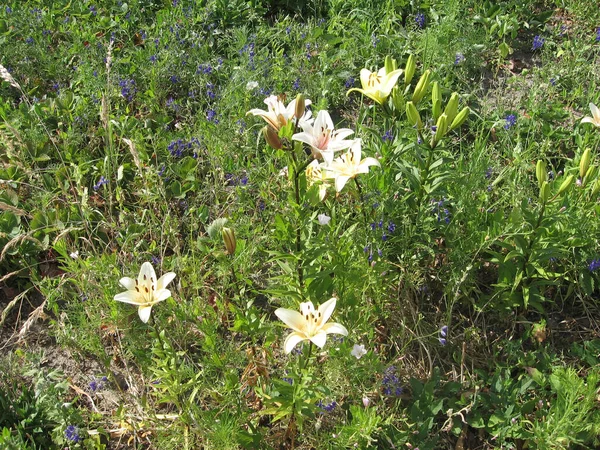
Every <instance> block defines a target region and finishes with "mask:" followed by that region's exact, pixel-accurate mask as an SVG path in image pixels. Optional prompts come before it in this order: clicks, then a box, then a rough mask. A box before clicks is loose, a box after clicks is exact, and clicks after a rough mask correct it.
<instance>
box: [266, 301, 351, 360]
mask: <svg viewBox="0 0 600 450" xmlns="http://www.w3.org/2000/svg"><path fill="white" fill-rule="evenodd" d="M335 302H336V299H335V297H334V298H331V299H329V300H327V301H326V302H325V303H323V304H321V305H319V307H318V308H317V309H316V310H315V307H314V306H313V304H312V302H306V303H300V312H298V311H294V310H293V309H286V308H278V309H277V310H275V315H276V316H277V317H279V319H280V320H281V321H282V322H283V323H285V324H286V325H287V326H288V327H290V328H291V329H292V330H294V331H293V333H291V334H289V335H288V337H286V338H285V342H284V344H283V349H284V351H285V353H290V352H291V351H292V349H293V348H294V347H295V346H296V345H297V344H298V343H300V342H302V341H311V342H312V343H313V344H315V345H316V346H317V347H319V348H323V346H324V345H325V341H326V340H327V335H328V334H332V333H334V334H342V335H344V336H348V330H347V329H346V327H344V326H343V325H340V324H339V323H326V322H327V321H328V320H329V318H330V317H331V314H333V310H334V309H335Z"/></svg>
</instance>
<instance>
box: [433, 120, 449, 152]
mask: <svg viewBox="0 0 600 450" xmlns="http://www.w3.org/2000/svg"><path fill="white" fill-rule="evenodd" d="M435 126H436V128H435V135H434V136H433V140H432V141H431V146H432V147H435V146H436V145H437V143H438V142H440V141H441V140H442V138H443V137H444V136H445V135H446V133H447V132H448V118H447V117H446V114H442V115H441V116H440V117H439V119H438V121H437V123H436V125H435Z"/></svg>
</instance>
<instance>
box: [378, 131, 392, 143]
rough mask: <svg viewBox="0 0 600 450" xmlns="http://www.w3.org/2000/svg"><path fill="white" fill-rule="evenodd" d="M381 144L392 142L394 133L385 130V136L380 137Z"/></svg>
mask: <svg viewBox="0 0 600 450" xmlns="http://www.w3.org/2000/svg"><path fill="white" fill-rule="evenodd" d="M381 140H382V141H383V142H392V141H393V140H394V133H393V132H392V130H391V129H389V130H387V131H386V132H385V134H384V135H383V136H382V137H381Z"/></svg>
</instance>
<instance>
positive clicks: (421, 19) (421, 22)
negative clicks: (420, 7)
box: [415, 12, 425, 29]
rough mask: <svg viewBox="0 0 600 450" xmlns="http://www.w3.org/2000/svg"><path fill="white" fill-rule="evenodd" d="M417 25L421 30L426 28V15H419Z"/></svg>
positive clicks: (416, 17) (416, 20)
mask: <svg viewBox="0 0 600 450" xmlns="http://www.w3.org/2000/svg"><path fill="white" fill-rule="evenodd" d="M415 23H416V24H417V26H418V27H419V28H421V29H422V28H425V14H423V13H422V12H420V13H418V14H417V15H416V16H415Z"/></svg>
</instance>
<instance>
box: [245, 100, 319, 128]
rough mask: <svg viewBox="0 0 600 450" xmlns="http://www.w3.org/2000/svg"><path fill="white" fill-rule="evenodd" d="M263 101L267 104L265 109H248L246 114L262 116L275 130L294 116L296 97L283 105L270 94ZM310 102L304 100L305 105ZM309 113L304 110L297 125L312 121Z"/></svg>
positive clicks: (283, 125)
mask: <svg viewBox="0 0 600 450" xmlns="http://www.w3.org/2000/svg"><path fill="white" fill-rule="evenodd" d="M264 102H265V105H267V110H266V111H264V110H262V109H258V108H255V109H251V110H250V111H248V112H247V113H246V115H248V114H252V115H255V116H260V117H262V118H263V119H265V121H266V122H267V123H268V124H269V125H270V126H271V127H273V129H274V130H275V131H279V130H280V129H281V128H282V127H285V126H286V125H287V124H288V122H289V121H290V120H292V119H294V118H295V117H296V99H294V100H292V101H291V102H290V103H289V104H288V105H287V106H285V105H284V104H283V102H282V101H281V100H279V98H277V96H275V95H270V96H269V97H267V98H265V100H264ZM310 104H311V101H310V100H308V99H307V100H305V105H306V106H308V105H310ZM311 115H312V113H311V112H310V110H306V111H305V112H304V114H303V115H302V117H300V120H299V125H300V126H302V125H303V124H305V123H311V122H312V121H313V119H312V118H311Z"/></svg>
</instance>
